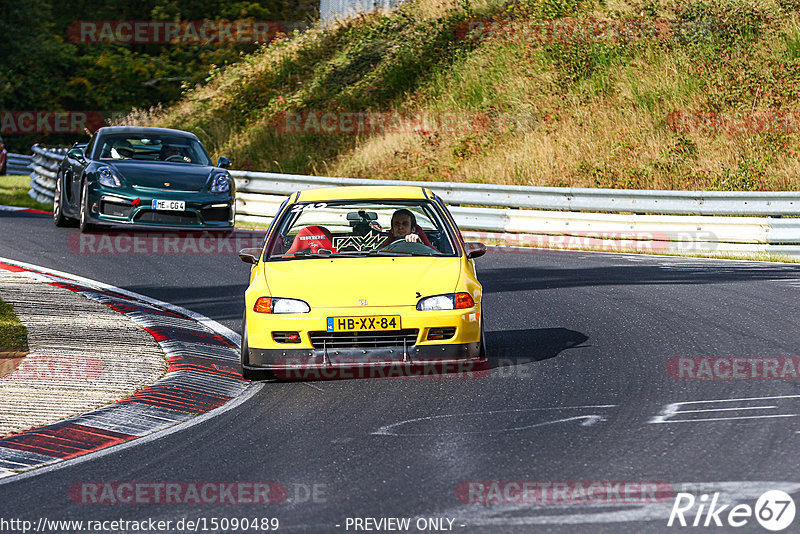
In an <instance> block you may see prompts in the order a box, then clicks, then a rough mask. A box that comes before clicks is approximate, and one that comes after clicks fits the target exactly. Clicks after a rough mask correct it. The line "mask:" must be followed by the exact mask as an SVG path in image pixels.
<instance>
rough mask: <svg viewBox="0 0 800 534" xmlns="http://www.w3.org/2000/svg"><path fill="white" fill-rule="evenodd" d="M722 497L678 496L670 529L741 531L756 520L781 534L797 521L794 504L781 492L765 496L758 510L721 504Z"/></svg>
mask: <svg viewBox="0 0 800 534" xmlns="http://www.w3.org/2000/svg"><path fill="white" fill-rule="evenodd" d="M719 497H720V493H719V492H716V493H714V494H712V495H709V494H702V495H700V496H699V497H695V495H693V494H691V493H683V492H681V493H678V494H677V495H676V496H675V502H674V503H673V505H672V512H670V514H669V521H668V522H667V526H669V527H671V526H681V527H721V526H724V525H727V526H729V527H733V528H739V527H743V526H745V525H747V524H748V523H750V522H751V521H752V520H753V519H754V518H755V520H756V521H757V522H758V523H759V524H760V525H761V526H762V527H764V528H765V529H767V530H771V531H773V532H778V531H781V530H784V529H786V528H788V527H789V525H791V524H792V522H793V521H794V516H795V504H794V500H793V499H792V497H791V496H789V494H788V493H786V492H783V491H780V490H770V491H767V492H764V493H763V494H762V495H761V496H760V497H759V498H758V500H757V501H756V504H755V507H751V506H750V505H749V504H736V505H735V506H732V505H731V504H730V503H728V504H723V503H720V502H719Z"/></svg>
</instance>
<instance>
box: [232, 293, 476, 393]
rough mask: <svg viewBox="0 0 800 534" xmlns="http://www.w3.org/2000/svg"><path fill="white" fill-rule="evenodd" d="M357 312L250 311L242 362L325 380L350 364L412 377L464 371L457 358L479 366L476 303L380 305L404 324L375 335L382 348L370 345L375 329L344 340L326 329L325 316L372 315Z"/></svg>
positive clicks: (250, 366) (246, 365)
mask: <svg viewBox="0 0 800 534" xmlns="http://www.w3.org/2000/svg"><path fill="white" fill-rule="evenodd" d="M358 311H359V312H360V313H359V314H357V313H355V310H352V309H350V310H343V309H334V308H329V309H318V310H316V313H314V314H261V313H256V312H254V311H252V310H249V311H248V314H247V324H246V328H247V338H248V351H247V354H245V355H244V358H243V361H242V365H243V367H244V368H245V369H249V370H270V371H278V372H280V373H285V374H286V376H285V377H286V378H302V377H304V376H305V377H306V378H326V376H324V371H326V370H330V369H334V368H348V367H356V368H357V367H381V366H388V367H389V368H391V369H395V371H396V372H397V373H399V374H401V375H403V376H407V375H413V374H414V366H417V367H419V366H422V367H423V371H422V372H423V373H424V374H429V373H436V372H441V373H450V372H453V371H456V372H458V371H465V370H466V369H465V368H464V367H463V366H460V362H471V363H469V364H467V368H470V369H473V370H475V369H477V367H475V363H476V362H477V361H478V360H479V359H480V357H481V354H480V352H481V317H480V307H479V306H475V307H473V308H469V309H462V310H447V311H432V312H421V311H417V310H415V309H414V308H413V307H387V308H380V310H379V313H380V315H397V316H399V317H400V322H401V325H400V326H401V327H402V330H397V331H394V332H392V331H384V332H382V334H383V335H385V336H387V337H388V338H395V339H392V340H391V341H389V340H388V339H387V338H385V337H383V336H381V335H379V336H378V337H380V342H379V343H380V344H381V345H382V346H375V344H373V341H372V337H373V336H374V335H375V332H374V331H357V332H348V333H344V334H341V335H342V336H343V338H344V339H342V338H338V339H337V338H335V336H336V333H331V332H327V331H326V327H327V323H328V321H327V319H328V317H336V316H350V317H352V316H356V317H357V316H359V315H361V316H367V317H369V316H370V310H369V309H363V308H362V309H359V310H358ZM371 311H372V313H373V314H374V313H375V312H378V310H376V309H372V310H371ZM441 329H452V331H453V334H452V336H451V337H449V338H447V339H437V338H435V336H432V333H433V332H436V331H437V330H438V331H441ZM276 333H289V334H294V333H297V334H299V340H298V341H297V342H295V343H286V342H278V341H276V335H275V334H276ZM393 334H396V336H395V335H393ZM454 364H455V365H454ZM402 369H405V370H402Z"/></svg>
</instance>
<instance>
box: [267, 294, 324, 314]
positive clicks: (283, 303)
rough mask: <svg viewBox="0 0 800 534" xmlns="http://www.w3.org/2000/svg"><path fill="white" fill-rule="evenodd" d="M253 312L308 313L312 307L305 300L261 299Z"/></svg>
mask: <svg viewBox="0 0 800 534" xmlns="http://www.w3.org/2000/svg"><path fill="white" fill-rule="evenodd" d="M253 311H254V312H258V313H308V312H310V311H311V306H309V305H308V303H307V302H306V301H304V300H298V299H282V298H277V297H259V298H258V300H256V303H255V305H254V306H253Z"/></svg>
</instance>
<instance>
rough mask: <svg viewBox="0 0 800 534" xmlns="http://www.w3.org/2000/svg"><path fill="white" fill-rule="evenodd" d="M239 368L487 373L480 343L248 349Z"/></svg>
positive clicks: (283, 375)
mask: <svg viewBox="0 0 800 534" xmlns="http://www.w3.org/2000/svg"><path fill="white" fill-rule="evenodd" d="M242 367H244V368H245V369H248V370H250V371H270V372H272V373H273V375H274V376H275V377H276V378H279V379H282V380H319V379H334V378H415V377H417V378H430V377H437V376H447V377H453V376H457V377H463V378H478V377H481V376H482V375H483V374H485V373H486V372H488V362H487V361H486V360H485V359H483V358H481V356H480V342H475V343H459V344H447V345H444V344H443V345H426V346H421V347H411V348H407V349H405V350H404V349H402V348H401V349H398V348H373V349H370V350H363V349H356V348H350V349H337V350H336V351H334V350H324V349H250V350H249V351H248V356H247V362H246V363H244V362H243V363H242Z"/></svg>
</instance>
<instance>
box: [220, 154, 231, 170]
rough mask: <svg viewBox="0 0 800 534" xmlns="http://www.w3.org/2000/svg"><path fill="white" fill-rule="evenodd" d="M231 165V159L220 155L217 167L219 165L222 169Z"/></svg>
mask: <svg viewBox="0 0 800 534" xmlns="http://www.w3.org/2000/svg"><path fill="white" fill-rule="evenodd" d="M230 166H231V160H229V159H228V158H226V157H225V156H220V157H219V159H218V160H217V167H219V168H220V169H227V168H228V167H230Z"/></svg>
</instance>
